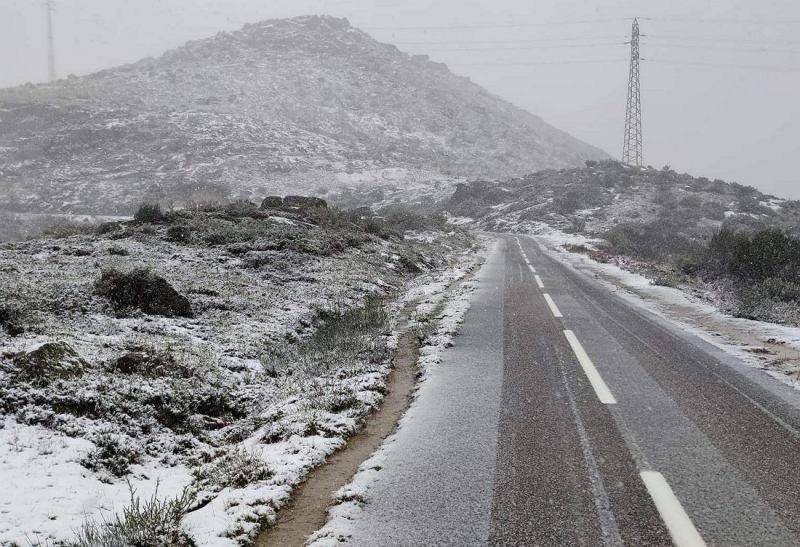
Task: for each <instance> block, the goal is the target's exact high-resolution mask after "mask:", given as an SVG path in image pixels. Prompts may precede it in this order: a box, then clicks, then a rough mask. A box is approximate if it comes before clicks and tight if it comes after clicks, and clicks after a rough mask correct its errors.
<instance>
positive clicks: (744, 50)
mask: <svg viewBox="0 0 800 547" xmlns="http://www.w3.org/2000/svg"><path fill="white" fill-rule="evenodd" d="M649 45H651V46H652V47H663V48H677V49H699V50H703V51H709V50H710V51H740V52H742V53H800V49H774V48H743V47H719V46H705V45H687V44H649Z"/></svg>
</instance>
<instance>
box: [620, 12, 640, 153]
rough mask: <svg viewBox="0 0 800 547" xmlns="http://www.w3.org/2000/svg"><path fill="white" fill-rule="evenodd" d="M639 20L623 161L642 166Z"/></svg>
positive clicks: (633, 40) (633, 48) (635, 26)
mask: <svg viewBox="0 0 800 547" xmlns="http://www.w3.org/2000/svg"><path fill="white" fill-rule="evenodd" d="M639 36H640V35H639V20H638V19H634V20H633V31H632V32H631V71H630V76H629V77H628V109H627V112H626V113H625V145H624V146H623V148H622V161H623V162H625V163H627V164H629V165H637V166H641V165H642V90H641V87H640V85H639V60H640V59H641V57H640V56H639Z"/></svg>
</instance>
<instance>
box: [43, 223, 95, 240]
mask: <svg viewBox="0 0 800 547" xmlns="http://www.w3.org/2000/svg"><path fill="white" fill-rule="evenodd" d="M97 230H98V226H97V224H92V223H90V222H75V221H72V220H61V221H58V222H56V223H55V224H53V225H51V226H49V227H48V228H45V229H44V231H43V232H42V235H44V236H46V237H52V238H55V239H64V238H67V237H72V236H83V235H91V234H94V233H97Z"/></svg>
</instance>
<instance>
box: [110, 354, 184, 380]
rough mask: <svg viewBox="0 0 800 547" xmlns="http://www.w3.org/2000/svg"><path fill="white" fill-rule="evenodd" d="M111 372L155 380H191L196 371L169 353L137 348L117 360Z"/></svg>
mask: <svg viewBox="0 0 800 547" xmlns="http://www.w3.org/2000/svg"><path fill="white" fill-rule="evenodd" d="M111 370H112V371H114V372H119V373H121V374H139V375H141V376H148V377H153V378H160V377H176V378H190V377H191V376H192V375H193V373H194V371H193V369H192V368H191V367H188V366H186V365H184V364H182V363H180V362H178V360H177V359H175V357H174V356H173V355H172V354H171V353H169V352H167V351H156V350H155V349H153V348H136V349H135V350H134V351H129V352H128V353H126V354H124V355H122V356H121V357H119V358H118V359H116V360H115V361H114V362H113V363H112V365H111Z"/></svg>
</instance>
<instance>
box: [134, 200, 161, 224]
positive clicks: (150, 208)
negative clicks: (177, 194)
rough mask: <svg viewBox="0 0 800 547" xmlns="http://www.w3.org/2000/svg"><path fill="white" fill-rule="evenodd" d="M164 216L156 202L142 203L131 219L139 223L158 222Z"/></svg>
mask: <svg viewBox="0 0 800 547" xmlns="http://www.w3.org/2000/svg"><path fill="white" fill-rule="evenodd" d="M162 218H164V215H163V214H162V212H161V206H160V205H159V204H158V203H142V204H141V205H140V206H139V208H138V209H137V210H136V212H135V213H134V214H133V220H134V221H135V222H139V223H145V222H158V221H159V220H161V219H162Z"/></svg>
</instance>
